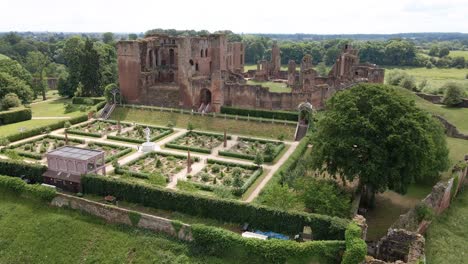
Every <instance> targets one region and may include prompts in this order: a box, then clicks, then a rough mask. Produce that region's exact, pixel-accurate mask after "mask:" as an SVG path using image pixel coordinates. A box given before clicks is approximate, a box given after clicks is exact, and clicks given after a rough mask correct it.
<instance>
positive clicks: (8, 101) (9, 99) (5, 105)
mask: <svg viewBox="0 0 468 264" xmlns="http://www.w3.org/2000/svg"><path fill="white" fill-rule="evenodd" d="M0 103H1V106H2V109H3V110H8V109H10V108H12V107H18V106H20V104H21V101H20V99H19V98H18V95H16V94H15V93H7V94H6V95H5V96H4V97H3V98H2V100H1V102H0Z"/></svg>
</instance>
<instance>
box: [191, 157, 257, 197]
mask: <svg viewBox="0 0 468 264" xmlns="http://www.w3.org/2000/svg"><path fill="white" fill-rule="evenodd" d="M262 172H263V169H262V167H259V166H253V165H243V164H238V163H230V162H224V161H218V160H212V159H208V164H207V165H206V166H205V167H204V168H203V169H202V171H200V172H199V173H197V174H195V175H193V176H187V181H189V182H190V183H192V184H193V185H195V186H196V187H197V188H199V189H201V190H207V191H214V190H216V189H224V190H229V191H230V192H232V193H233V194H234V195H242V194H243V193H244V192H245V191H246V190H247V189H248V188H249V187H250V186H251V185H252V184H253V183H254V182H255V180H256V179H257V178H258V177H259V176H260V175H261V174H262Z"/></svg>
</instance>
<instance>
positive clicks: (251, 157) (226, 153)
mask: <svg viewBox="0 0 468 264" xmlns="http://www.w3.org/2000/svg"><path fill="white" fill-rule="evenodd" d="M284 147H285V146H284V143H282V144H280V145H278V146H276V148H275V152H274V153H273V155H265V156H263V161H264V162H273V161H274V160H275V158H276V157H277V156H278V155H279V154H280V152H281V151H282V150H283V149H284ZM218 155H220V156H226V157H233V158H239V159H246V160H255V155H249V154H244V153H237V152H233V151H229V150H227V151H223V150H218Z"/></svg>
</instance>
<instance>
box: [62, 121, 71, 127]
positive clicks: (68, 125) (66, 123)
mask: <svg viewBox="0 0 468 264" xmlns="http://www.w3.org/2000/svg"><path fill="white" fill-rule="evenodd" d="M69 127H71V123H70V122H69V121H67V122H65V123H64V124H63V128H69Z"/></svg>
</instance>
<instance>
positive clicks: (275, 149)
mask: <svg viewBox="0 0 468 264" xmlns="http://www.w3.org/2000/svg"><path fill="white" fill-rule="evenodd" d="M284 147H285V145H284V143H283V142H279V141H271V140H262V139H254V138H246V137H239V138H238V139H237V142H236V144H235V145H233V146H232V147H231V148H230V149H228V150H225V151H221V150H220V151H219V155H221V156H228V157H234V158H241V159H247V160H255V157H256V156H257V154H260V155H262V156H263V161H264V162H272V161H274V160H275V158H276V157H278V155H279V154H280V153H281V151H282V150H283V149H284Z"/></svg>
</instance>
